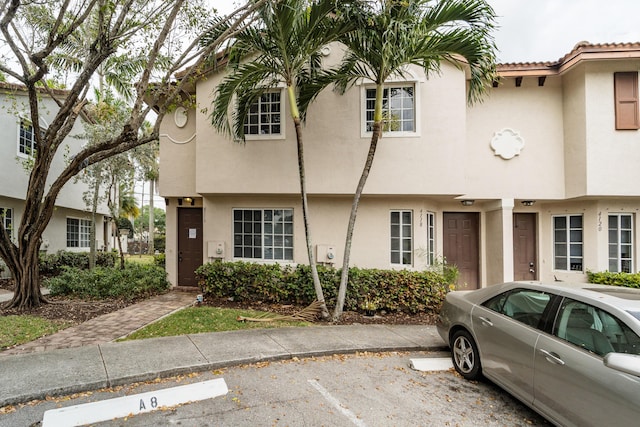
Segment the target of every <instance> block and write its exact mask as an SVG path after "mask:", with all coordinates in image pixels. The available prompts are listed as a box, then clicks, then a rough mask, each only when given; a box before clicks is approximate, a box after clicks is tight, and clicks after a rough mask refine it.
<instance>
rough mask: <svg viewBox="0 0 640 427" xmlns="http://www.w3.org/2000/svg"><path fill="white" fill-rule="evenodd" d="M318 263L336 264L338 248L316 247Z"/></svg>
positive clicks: (331, 246)
mask: <svg viewBox="0 0 640 427" xmlns="http://www.w3.org/2000/svg"><path fill="white" fill-rule="evenodd" d="M316 262H319V263H322V264H334V263H335V262H336V248H335V246H333V245H316Z"/></svg>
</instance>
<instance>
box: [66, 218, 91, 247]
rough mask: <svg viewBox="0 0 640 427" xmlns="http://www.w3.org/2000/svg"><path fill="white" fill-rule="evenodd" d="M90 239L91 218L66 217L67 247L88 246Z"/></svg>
mask: <svg viewBox="0 0 640 427" xmlns="http://www.w3.org/2000/svg"><path fill="white" fill-rule="evenodd" d="M90 241H91V220H88V219H78V218H67V247H68V248H88V247H89V246H90V244H89V243H90Z"/></svg>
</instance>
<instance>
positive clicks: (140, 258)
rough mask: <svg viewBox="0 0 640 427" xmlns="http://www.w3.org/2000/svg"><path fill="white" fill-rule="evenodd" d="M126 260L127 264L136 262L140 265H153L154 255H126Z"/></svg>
mask: <svg viewBox="0 0 640 427" xmlns="http://www.w3.org/2000/svg"><path fill="white" fill-rule="evenodd" d="M124 260H125V261H127V262H135V263H138V264H153V255H146V254H142V255H125V256H124Z"/></svg>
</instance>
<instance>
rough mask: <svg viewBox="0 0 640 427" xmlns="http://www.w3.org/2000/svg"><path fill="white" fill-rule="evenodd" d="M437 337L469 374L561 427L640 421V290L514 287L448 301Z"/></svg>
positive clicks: (588, 286)
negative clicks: (446, 345)
mask: <svg viewBox="0 0 640 427" xmlns="http://www.w3.org/2000/svg"><path fill="white" fill-rule="evenodd" d="M437 327H438V332H439V333H440V336H442V338H443V339H444V340H445V342H446V343H447V344H448V345H449V347H451V350H452V352H451V353H452V360H453V365H454V367H455V369H456V371H458V373H460V375H462V376H463V377H465V378H467V379H470V380H474V379H479V378H481V377H482V376H484V377H486V378H488V379H490V380H491V381H493V382H495V383H496V384H498V385H499V386H500V387H502V388H504V389H505V390H507V391H508V392H509V393H511V394H512V395H514V396H515V397H517V398H518V399H520V400H521V401H522V402H523V403H525V404H527V405H529V406H530V407H531V408H532V409H534V410H535V411H537V412H539V413H540V414H541V415H543V416H544V417H546V418H548V419H549V420H550V421H552V422H553V423H555V424H557V425H563V426H573V425H575V426H605V425H615V426H637V425H639V423H640V289H631V288H623V287H614V286H604V285H594V284H588V283H580V284H569V283H564V282H557V283H553V284H542V283H539V282H512V283H505V284H502V285H495V286H490V287H488V288H484V289H479V290H476V291H456V292H451V293H449V294H448V295H447V297H446V300H445V302H444V305H443V307H442V310H441V312H440V316H439V320H438V324H437Z"/></svg>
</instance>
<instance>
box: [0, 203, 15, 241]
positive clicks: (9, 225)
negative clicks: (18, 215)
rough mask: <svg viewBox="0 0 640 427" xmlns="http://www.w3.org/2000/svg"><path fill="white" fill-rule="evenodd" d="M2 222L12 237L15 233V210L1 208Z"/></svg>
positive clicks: (0, 218)
mask: <svg viewBox="0 0 640 427" xmlns="http://www.w3.org/2000/svg"><path fill="white" fill-rule="evenodd" d="M0 221H2V226H3V227H4V229H5V230H6V231H7V233H8V234H9V236H11V233H12V231H13V209H9V208H0Z"/></svg>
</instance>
